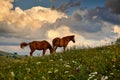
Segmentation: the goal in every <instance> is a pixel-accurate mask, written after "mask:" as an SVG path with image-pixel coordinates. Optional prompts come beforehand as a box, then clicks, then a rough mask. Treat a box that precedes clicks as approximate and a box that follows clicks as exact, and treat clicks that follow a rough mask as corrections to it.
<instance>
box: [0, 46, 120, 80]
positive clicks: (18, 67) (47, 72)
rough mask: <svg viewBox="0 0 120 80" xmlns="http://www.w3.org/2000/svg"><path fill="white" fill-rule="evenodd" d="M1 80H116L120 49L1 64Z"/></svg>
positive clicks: (119, 71)
mask: <svg viewBox="0 0 120 80" xmlns="http://www.w3.org/2000/svg"><path fill="white" fill-rule="evenodd" d="M0 62H1V64H0V80H119V79H120V46H119V45H112V46H106V47H97V48H88V49H74V48H73V49H70V50H67V51H65V52H63V53H56V54H52V55H48V56H42V57H33V58H29V57H28V58H21V59H13V58H6V60H1V61H0Z"/></svg>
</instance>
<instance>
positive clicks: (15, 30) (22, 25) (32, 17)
mask: <svg viewBox="0 0 120 80" xmlns="http://www.w3.org/2000/svg"><path fill="white" fill-rule="evenodd" d="M12 2H13V0H2V1H1V3H0V6H1V7H0V9H1V10H2V11H1V12H0V33H1V34H0V36H2V37H16V38H36V37H37V36H38V35H37V36H36V37H35V35H36V34H37V33H38V31H37V30H40V28H41V26H42V25H43V24H45V23H54V22H55V21H56V19H58V18H61V17H67V16H66V15H65V14H64V13H61V12H58V11H56V10H51V9H50V8H44V7H40V6H36V7H32V8H31V9H28V10H22V9H20V8H19V7H16V8H15V10H12V8H13V5H12ZM33 34H35V35H33ZM38 37H40V36H38Z"/></svg>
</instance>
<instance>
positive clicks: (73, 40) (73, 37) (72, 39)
mask: <svg viewBox="0 0 120 80" xmlns="http://www.w3.org/2000/svg"><path fill="white" fill-rule="evenodd" d="M71 41H72V42H73V43H75V35H72V36H71Z"/></svg>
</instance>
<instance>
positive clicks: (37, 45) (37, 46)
mask: <svg viewBox="0 0 120 80" xmlns="http://www.w3.org/2000/svg"><path fill="white" fill-rule="evenodd" d="M27 45H29V47H30V49H31V52H30V56H32V54H33V52H34V51H35V50H43V56H44V55H45V52H46V50H47V49H49V50H50V53H52V52H53V48H52V46H51V45H50V43H49V42H48V41H46V40H43V41H32V42H30V43H26V42H23V43H21V44H20V47H21V48H22V49H23V48H24V47H25V46H27Z"/></svg>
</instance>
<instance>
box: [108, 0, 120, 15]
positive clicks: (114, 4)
mask: <svg viewBox="0 0 120 80" xmlns="http://www.w3.org/2000/svg"><path fill="white" fill-rule="evenodd" d="M119 3H120V0H106V6H107V7H109V8H110V9H111V10H112V12H114V13H118V14H120V4H119Z"/></svg>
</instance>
